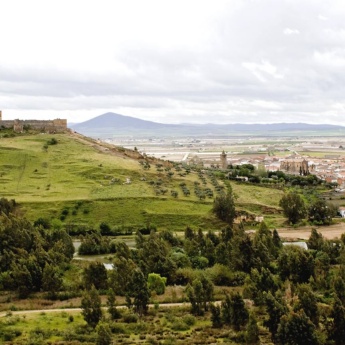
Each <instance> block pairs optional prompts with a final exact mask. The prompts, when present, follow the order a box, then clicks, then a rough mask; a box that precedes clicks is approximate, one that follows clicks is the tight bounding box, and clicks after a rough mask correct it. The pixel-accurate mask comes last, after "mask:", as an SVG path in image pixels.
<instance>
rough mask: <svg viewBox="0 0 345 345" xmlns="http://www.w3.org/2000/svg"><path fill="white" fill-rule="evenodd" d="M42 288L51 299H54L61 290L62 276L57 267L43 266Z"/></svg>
mask: <svg viewBox="0 0 345 345" xmlns="http://www.w3.org/2000/svg"><path fill="white" fill-rule="evenodd" d="M42 287H43V290H44V291H47V292H48V294H49V296H50V297H51V298H54V297H55V296H56V294H57V292H58V291H59V290H60V289H61V288H62V274H61V272H60V270H59V268H58V267H57V266H54V265H49V264H48V263H47V264H46V265H45V266H44V269H43V276H42Z"/></svg>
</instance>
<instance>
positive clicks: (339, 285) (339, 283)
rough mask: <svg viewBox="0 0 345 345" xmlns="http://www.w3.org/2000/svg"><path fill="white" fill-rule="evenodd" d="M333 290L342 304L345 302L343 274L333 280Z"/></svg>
mask: <svg viewBox="0 0 345 345" xmlns="http://www.w3.org/2000/svg"><path fill="white" fill-rule="evenodd" d="M333 290H334V292H335V293H336V295H337V297H338V298H339V300H340V301H341V303H342V304H344V303H345V282H344V279H343V278H342V277H341V276H337V277H335V278H334V281H333Z"/></svg>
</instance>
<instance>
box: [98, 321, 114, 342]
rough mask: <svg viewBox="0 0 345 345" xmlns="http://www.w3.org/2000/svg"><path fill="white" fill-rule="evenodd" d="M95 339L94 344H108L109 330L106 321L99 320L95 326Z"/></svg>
mask: <svg viewBox="0 0 345 345" xmlns="http://www.w3.org/2000/svg"><path fill="white" fill-rule="evenodd" d="M96 332H97V340H96V345H110V344H111V343H112V342H111V330H110V327H109V325H108V324H107V323H105V322H100V323H99V324H98V325H97V327H96Z"/></svg>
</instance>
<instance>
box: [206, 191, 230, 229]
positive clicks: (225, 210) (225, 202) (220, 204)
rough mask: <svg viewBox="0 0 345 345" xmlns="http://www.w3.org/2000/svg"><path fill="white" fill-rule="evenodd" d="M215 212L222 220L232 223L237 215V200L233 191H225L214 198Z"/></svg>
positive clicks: (213, 209)
mask: <svg viewBox="0 0 345 345" xmlns="http://www.w3.org/2000/svg"><path fill="white" fill-rule="evenodd" d="M212 211H213V213H214V214H215V215H216V216H217V218H219V219H220V220H222V221H224V222H226V223H228V224H229V225H232V224H233V223H234V219H235V217H236V212H235V201H234V197H233V195H232V193H231V192H227V193H223V194H221V195H219V196H217V197H216V198H215V199H214V204H213V208H212Z"/></svg>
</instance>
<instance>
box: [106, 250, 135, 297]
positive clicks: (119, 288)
mask: <svg viewBox="0 0 345 345" xmlns="http://www.w3.org/2000/svg"><path fill="white" fill-rule="evenodd" d="M113 265H114V269H113V270H111V271H110V272H109V286H110V287H111V288H112V289H114V291H116V292H117V294H119V295H121V296H125V295H126V294H127V293H128V291H129V290H130V286H131V282H132V279H133V274H134V272H135V270H136V269H138V267H137V265H136V264H135V263H134V261H133V260H132V259H126V258H125V257H123V256H120V255H119V253H118V252H117V253H116V256H115V259H114V260H113Z"/></svg>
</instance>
